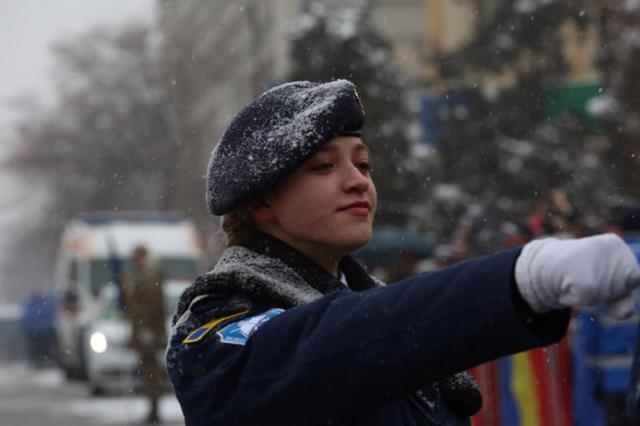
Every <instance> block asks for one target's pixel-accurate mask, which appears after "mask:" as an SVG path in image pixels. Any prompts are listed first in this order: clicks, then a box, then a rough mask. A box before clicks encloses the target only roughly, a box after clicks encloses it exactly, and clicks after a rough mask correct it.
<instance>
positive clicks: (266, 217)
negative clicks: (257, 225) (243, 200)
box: [249, 199, 274, 222]
mask: <svg viewBox="0 0 640 426" xmlns="http://www.w3.org/2000/svg"><path fill="white" fill-rule="evenodd" d="M249 211H250V212H251V215H252V216H253V219H254V220H255V221H256V222H271V221H272V220H273V218H274V214H273V210H272V209H271V205H270V204H269V202H267V200H265V199H259V200H255V201H252V202H251V203H249Z"/></svg>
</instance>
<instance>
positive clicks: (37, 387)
mask: <svg viewBox="0 0 640 426" xmlns="http://www.w3.org/2000/svg"><path fill="white" fill-rule="evenodd" d="M145 404H146V402H145V400H144V399H143V397H142V396H139V395H135V396H108V397H92V396H89V392H88V389H87V387H86V386H84V385H83V384H82V383H78V382H67V381H65V379H64V377H63V375H62V373H61V372H60V371H58V370H56V369H41V370H33V369H31V368H28V367H27V366H25V365H23V364H4V365H0V425H3V426H31V425H34V426H36V425H37V426H40V425H43V424H46V425H50V426H81V425H137V424H140V420H142V419H144V417H145V414H146V405H145ZM160 414H161V418H162V420H163V423H162V424H163V425H169V426H172V425H181V424H184V421H183V417H182V412H181V411H180V406H179V405H178V402H177V401H176V399H175V397H173V395H171V394H167V395H165V396H164V397H163V398H162V401H161V404H160Z"/></svg>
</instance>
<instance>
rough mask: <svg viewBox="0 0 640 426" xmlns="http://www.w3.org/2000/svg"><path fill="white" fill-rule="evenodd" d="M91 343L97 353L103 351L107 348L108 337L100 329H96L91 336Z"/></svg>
mask: <svg viewBox="0 0 640 426" xmlns="http://www.w3.org/2000/svg"><path fill="white" fill-rule="evenodd" d="M89 345H90V346H91V349H92V350H93V351H94V352H96V353H99V354H101V353H103V352H104V351H106V350H107V337H106V336H105V335H104V333H102V332H100V331H95V332H94V333H93V334H91V337H90V338H89Z"/></svg>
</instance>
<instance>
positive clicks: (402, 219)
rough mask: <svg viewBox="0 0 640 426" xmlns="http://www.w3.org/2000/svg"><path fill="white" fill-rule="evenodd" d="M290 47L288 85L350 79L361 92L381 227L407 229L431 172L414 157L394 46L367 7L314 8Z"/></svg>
mask: <svg viewBox="0 0 640 426" xmlns="http://www.w3.org/2000/svg"><path fill="white" fill-rule="evenodd" d="M291 42H292V43H291V60H292V64H291V72H290V75H289V76H288V79H290V80H311V81H329V80H333V79H339V78H346V79H349V80H351V81H353V82H354V83H355V84H356V85H357V86H358V90H359V94H360V96H361V98H362V101H363V104H364V107H365V112H366V118H365V119H366V122H367V124H366V126H365V128H364V133H363V138H364V140H365V141H366V143H367V144H368V145H369V147H370V148H371V150H372V152H373V155H374V179H375V180H376V187H377V189H378V194H379V200H380V204H379V208H378V219H377V221H378V223H387V224H399V225H406V224H407V223H409V222H410V221H411V220H410V219H411V215H412V214H414V215H415V213H416V211H419V210H420V208H419V204H420V203H423V202H424V200H425V194H426V193H427V189H428V188H427V184H428V176H427V173H426V171H428V167H427V166H426V165H425V162H426V160H422V159H420V158H418V157H417V156H415V155H413V147H414V143H413V141H412V140H410V138H409V137H408V134H407V133H408V132H407V130H408V127H409V125H410V124H411V122H412V118H411V113H410V112H409V110H408V105H409V99H407V91H406V84H405V80H404V78H403V76H402V74H401V72H400V71H399V69H398V68H397V67H396V65H394V61H393V59H392V57H391V55H392V47H391V45H390V44H389V42H388V41H387V39H386V38H385V37H384V36H383V35H382V34H381V33H380V32H378V31H377V30H376V28H374V26H373V24H372V22H371V17H370V14H369V7H368V3H366V2H365V3H361V4H359V5H357V6H352V7H344V6H338V5H330V4H329V3H327V2H324V1H313V2H311V3H310V4H309V5H308V6H307V11H306V13H305V14H303V15H302V16H301V17H300V18H299V20H298V22H297V23H296V25H295V27H294V29H293V31H292V33H291ZM422 222H423V221H422Z"/></svg>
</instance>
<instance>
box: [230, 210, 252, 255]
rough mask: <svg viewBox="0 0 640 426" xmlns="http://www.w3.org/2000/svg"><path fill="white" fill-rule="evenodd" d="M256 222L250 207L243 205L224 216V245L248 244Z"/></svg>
mask: <svg viewBox="0 0 640 426" xmlns="http://www.w3.org/2000/svg"><path fill="white" fill-rule="evenodd" d="M255 229H256V224H255V222H254V220H253V216H252V215H251V211H250V210H249V207H246V206H242V207H238V208H237V209H235V210H233V211H231V212H229V213H227V214H225V215H223V216H222V230H223V231H224V233H225V239H224V245H225V246H226V247H231V246H243V247H244V246H246V245H247V244H248V243H249V238H250V237H251V234H252V233H253V231H255Z"/></svg>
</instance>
